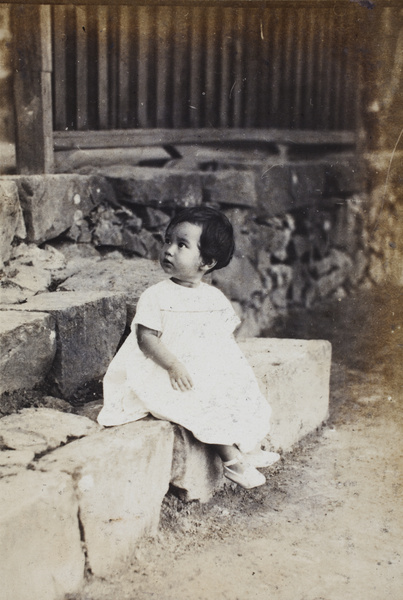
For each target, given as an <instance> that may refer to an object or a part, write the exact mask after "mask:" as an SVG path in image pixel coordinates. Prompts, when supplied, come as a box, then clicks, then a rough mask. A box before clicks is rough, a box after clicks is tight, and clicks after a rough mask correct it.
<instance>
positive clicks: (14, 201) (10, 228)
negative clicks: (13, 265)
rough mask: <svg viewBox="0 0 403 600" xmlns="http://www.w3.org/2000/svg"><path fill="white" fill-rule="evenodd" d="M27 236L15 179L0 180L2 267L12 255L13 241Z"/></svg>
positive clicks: (0, 257)
mask: <svg viewBox="0 0 403 600" xmlns="http://www.w3.org/2000/svg"><path fill="white" fill-rule="evenodd" d="M25 236H26V230H25V224H24V219H23V218H22V210H21V205H20V201H19V198H18V188H17V185H16V184H15V183H14V181H2V180H0V267H2V266H3V264H4V263H5V262H6V261H7V260H8V259H9V258H10V256H11V250H12V247H11V242H12V241H13V240H14V238H15V237H18V238H21V239H24V238H25Z"/></svg>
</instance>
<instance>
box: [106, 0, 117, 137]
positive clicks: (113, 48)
mask: <svg viewBox="0 0 403 600" xmlns="http://www.w3.org/2000/svg"><path fill="white" fill-rule="evenodd" d="M118 16H119V15H118V13H117V11H116V10H115V9H113V8H112V7H109V8H108V22H107V32H108V35H107V56H108V61H107V63H108V67H107V68H108V101H109V106H108V127H112V128H113V129H115V128H117V127H119V117H118V112H119V103H118V97H119V19H118Z"/></svg>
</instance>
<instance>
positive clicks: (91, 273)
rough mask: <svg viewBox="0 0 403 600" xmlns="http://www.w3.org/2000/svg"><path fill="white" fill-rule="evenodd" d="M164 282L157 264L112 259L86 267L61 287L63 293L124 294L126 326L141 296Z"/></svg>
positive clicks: (126, 259) (147, 261)
mask: <svg viewBox="0 0 403 600" xmlns="http://www.w3.org/2000/svg"><path fill="white" fill-rule="evenodd" d="M163 278H164V273H163V271H162V269H161V267H160V266H159V264H158V263H157V262H156V261H151V260H147V259H143V258H133V259H129V258H123V257H122V258H120V259H118V258H111V259H104V260H101V261H99V262H97V263H95V264H94V263H88V264H87V265H84V266H83V267H82V269H81V271H80V272H79V273H76V274H74V275H72V276H71V277H69V278H68V279H66V281H64V282H63V284H62V285H60V286H59V289H60V290H61V291H73V290H74V291H83V292H84V291H98V290H105V291H108V292H119V293H122V295H123V297H124V298H125V300H126V305H127V323H128V325H130V323H131V322H132V320H133V317H134V314H135V311H136V306H137V302H138V299H139V297H140V295H141V294H142V293H143V292H144V290H146V289H147V288H148V287H150V285H154V283H158V282H159V281H161V280H162V279H163Z"/></svg>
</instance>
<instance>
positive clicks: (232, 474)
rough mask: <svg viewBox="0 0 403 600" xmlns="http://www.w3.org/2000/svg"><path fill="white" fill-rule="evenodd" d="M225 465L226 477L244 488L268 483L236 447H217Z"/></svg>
mask: <svg viewBox="0 0 403 600" xmlns="http://www.w3.org/2000/svg"><path fill="white" fill-rule="evenodd" d="M214 447H215V449H216V451H217V452H218V454H219V456H220V458H221V460H222V461H223V463H224V475H225V476H226V477H227V478H228V479H230V480H231V481H234V482H235V483H237V484H238V485H240V486H241V487H243V488H246V489H250V488H254V487H257V486H259V485H263V484H264V483H266V478H265V476H264V475H263V474H262V473H259V471H257V470H256V469H255V467H252V466H251V465H249V464H248V463H247V462H244V461H243V460H242V454H241V453H240V452H239V450H238V448H237V447H236V446H223V445H215V446H214Z"/></svg>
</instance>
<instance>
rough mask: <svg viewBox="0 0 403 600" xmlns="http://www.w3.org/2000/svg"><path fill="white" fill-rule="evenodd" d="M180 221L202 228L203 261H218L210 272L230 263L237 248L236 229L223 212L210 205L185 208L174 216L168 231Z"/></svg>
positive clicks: (205, 262)
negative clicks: (235, 240)
mask: <svg viewBox="0 0 403 600" xmlns="http://www.w3.org/2000/svg"><path fill="white" fill-rule="evenodd" d="M179 223H192V224H193V225H200V227H201V228H202V232H201V235H200V245H199V249H200V255H201V257H202V259H203V262H204V264H206V265H208V264H209V263H211V261H212V260H216V261H217V264H216V265H215V266H214V267H212V268H211V269H210V270H209V271H208V272H211V271H214V270H216V269H222V268H223V267H226V266H227V265H228V263H229V262H230V260H231V258H232V255H233V254H234V250H235V242H234V230H233V228H232V225H231V223H230V221H229V220H228V219H227V217H226V216H225V215H224V214H223V213H222V212H220V211H219V210H216V209H215V208H211V207H210V206H192V207H191V208H184V209H182V210H181V211H180V212H178V213H177V214H176V215H175V216H174V217H173V218H172V220H171V222H170V223H169V225H168V227H167V232H169V231H170V230H171V229H172V228H173V227H175V226H176V225H179Z"/></svg>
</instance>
